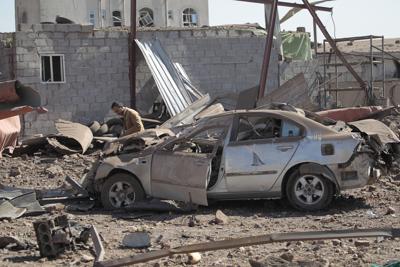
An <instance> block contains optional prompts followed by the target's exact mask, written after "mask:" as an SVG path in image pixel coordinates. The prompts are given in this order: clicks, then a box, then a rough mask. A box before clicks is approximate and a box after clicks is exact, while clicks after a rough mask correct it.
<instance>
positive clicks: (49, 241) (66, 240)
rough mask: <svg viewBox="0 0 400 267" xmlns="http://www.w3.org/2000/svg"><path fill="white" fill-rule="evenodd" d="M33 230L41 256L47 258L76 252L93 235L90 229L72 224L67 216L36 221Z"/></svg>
mask: <svg viewBox="0 0 400 267" xmlns="http://www.w3.org/2000/svg"><path fill="white" fill-rule="evenodd" d="M33 228H34V230H35V234H36V240H37V244H38V246H39V251H40V256H41V257H47V258H54V257H57V256H58V255H61V254H63V253H65V252H67V251H73V250H75V249H76V248H77V244H78V243H82V244H85V243H87V241H88V239H89V236H90V233H91V232H90V228H88V227H84V226H82V225H80V224H77V223H75V222H70V220H69V218H68V216H67V215H61V216H57V217H54V218H52V219H48V220H39V221H36V222H34V223H33ZM85 258H87V259H88V257H85ZM91 260H93V259H91Z"/></svg>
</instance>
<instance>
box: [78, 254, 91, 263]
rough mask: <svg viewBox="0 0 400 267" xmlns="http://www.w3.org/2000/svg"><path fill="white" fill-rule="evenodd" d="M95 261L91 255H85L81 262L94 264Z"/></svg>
mask: <svg viewBox="0 0 400 267" xmlns="http://www.w3.org/2000/svg"><path fill="white" fill-rule="evenodd" d="M92 261H94V257H93V256H91V255H87V254H83V255H82V257H81V262H85V263H86V262H92Z"/></svg>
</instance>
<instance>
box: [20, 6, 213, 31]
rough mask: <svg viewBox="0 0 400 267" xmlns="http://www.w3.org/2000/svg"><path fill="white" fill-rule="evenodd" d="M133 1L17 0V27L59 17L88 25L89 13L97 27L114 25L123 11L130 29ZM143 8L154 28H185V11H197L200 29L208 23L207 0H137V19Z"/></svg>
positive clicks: (124, 18) (123, 17)
mask: <svg viewBox="0 0 400 267" xmlns="http://www.w3.org/2000/svg"><path fill="white" fill-rule="evenodd" d="M130 2H131V0H15V3H16V4H15V9H16V26H18V25H19V24H21V23H23V21H22V20H23V17H25V18H26V25H25V26H28V27H29V26H30V25H32V24H39V23H41V22H55V18H56V16H57V15H59V16H62V17H66V18H69V19H70V20H72V21H74V22H76V23H78V24H89V13H90V11H93V12H95V27H96V28H103V27H110V26H113V19H112V12H113V11H120V12H121V15H122V21H123V22H122V24H123V25H124V26H130ZM142 8H149V9H151V10H153V13H154V26H155V27H183V21H182V18H183V17H182V12H183V10H184V9H185V8H193V9H194V10H196V12H197V14H198V26H203V25H208V24H209V16H208V13H209V12H208V0H201V1H200V0H140V1H137V18H138V20H139V11H140V10H141V9H142ZM24 12H25V15H23V14H24ZM168 12H169V14H170V15H171V16H169V15H168ZM16 28H17V29H20V28H18V27H16Z"/></svg>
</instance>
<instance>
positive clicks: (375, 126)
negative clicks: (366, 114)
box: [348, 119, 400, 145]
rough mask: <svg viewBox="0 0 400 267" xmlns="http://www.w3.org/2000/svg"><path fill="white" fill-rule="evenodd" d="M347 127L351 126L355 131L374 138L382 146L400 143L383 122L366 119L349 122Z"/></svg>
mask: <svg viewBox="0 0 400 267" xmlns="http://www.w3.org/2000/svg"><path fill="white" fill-rule="evenodd" d="M348 125H350V126H353V128H355V129H356V130H358V131H360V132H363V133H365V134H367V135H369V136H375V137H376V139H377V141H379V142H380V143H381V144H383V145H386V144H396V143H400V139H399V138H398V137H397V135H396V134H395V133H394V132H393V131H392V130H391V129H390V128H389V127H388V126H386V125H385V124H384V123H383V122H380V121H377V120H373V119H368V120H361V121H355V122H349V123H348Z"/></svg>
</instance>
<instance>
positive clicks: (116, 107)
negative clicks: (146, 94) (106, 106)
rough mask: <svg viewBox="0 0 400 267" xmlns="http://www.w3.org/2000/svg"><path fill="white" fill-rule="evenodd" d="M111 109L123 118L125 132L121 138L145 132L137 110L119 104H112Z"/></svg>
mask: <svg viewBox="0 0 400 267" xmlns="http://www.w3.org/2000/svg"><path fill="white" fill-rule="evenodd" d="M111 109H112V110H113V111H114V112H115V113H116V114H118V115H120V116H122V120H123V123H124V131H123V133H122V135H121V136H125V135H130V134H133V133H138V132H142V131H144V127H143V123H142V118H141V117H140V115H139V113H138V112H137V111H136V110H133V109H130V108H127V107H124V106H123V105H122V104H121V103H119V102H114V103H112V105H111Z"/></svg>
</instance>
